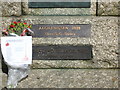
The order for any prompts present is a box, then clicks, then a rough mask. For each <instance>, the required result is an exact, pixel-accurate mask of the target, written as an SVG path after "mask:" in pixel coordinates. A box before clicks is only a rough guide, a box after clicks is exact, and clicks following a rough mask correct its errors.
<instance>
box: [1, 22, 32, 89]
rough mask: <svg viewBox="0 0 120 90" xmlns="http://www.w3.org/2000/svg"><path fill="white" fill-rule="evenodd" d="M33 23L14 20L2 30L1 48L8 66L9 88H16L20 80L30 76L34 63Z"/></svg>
mask: <svg viewBox="0 0 120 90" xmlns="http://www.w3.org/2000/svg"><path fill="white" fill-rule="evenodd" d="M31 27H32V25H31V24H27V23H25V22H16V21H14V22H12V23H11V24H10V25H9V26H8V28H7V29H4V30H3V31H2V35H3V37H1V50H2V54H3V57H4V61H5V63H6V64H7V66H8V82H7V88H16V86H17V84H18V82H19V81H20V80H22V79H23V78H25V77H27V76H28V72H29V70H30V66H29V65H30V64H31V63H32V35H33V34H34V33H33V31H32V30H31Z"/></svg>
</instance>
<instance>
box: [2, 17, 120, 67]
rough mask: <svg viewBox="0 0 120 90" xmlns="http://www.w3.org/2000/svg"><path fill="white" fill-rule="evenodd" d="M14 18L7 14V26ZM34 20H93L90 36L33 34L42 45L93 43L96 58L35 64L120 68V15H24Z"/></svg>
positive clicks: (4, 23) (4, 22)
mask: <svg viewBox="0 0 120 90" xmlns="http://www.w3.org/2000/svg"><path fill="white" fill-rule="evenodd" d="M12 19H13V18H6V17H3V26H4V27H6V26H7V25H8V24H9V23H10V21H12ZM14 19H24V20H26V21H27V22H28V23H31V24H91V37H90V38H80V37H77V38H70V37H66V38H60V37H58V38H33V44H36V45H37V44H40V45H43V44H44V45H45V44H46V45H51V44H52V45H61V44H62V45H67V44H69V45H85V44H89V45H93V59H92V60H90V61H83V60H81V61H79V60H75V61H68V60H67V61H61V60H59V61H56V60H54V61H50V60H49V61H47V60H33V65H32V67H33V68H119V66H118V18H117V17H94V16H93V17H90V16H89V17H87V16H83V17H79V16H67V17H64V16H57V17H54V16H50V17H49V16H34V17H32V16H29V17H28V16H24V17H21V18H14Z"/></svg>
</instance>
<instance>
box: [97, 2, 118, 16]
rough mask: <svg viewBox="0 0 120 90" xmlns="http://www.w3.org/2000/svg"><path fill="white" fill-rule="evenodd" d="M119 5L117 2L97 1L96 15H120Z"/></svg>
mask: <svg viewBox="0 0 120 90" xmlns="http://www.w3.org/2000/svg"><path fill="white" fill-rule="evenodd" d="M119 8H120V3H118V1H117V0H113V1H112V0H107V1H105V0H99V3H98V15H110V16H112V15H120V12H119Z"/></svg>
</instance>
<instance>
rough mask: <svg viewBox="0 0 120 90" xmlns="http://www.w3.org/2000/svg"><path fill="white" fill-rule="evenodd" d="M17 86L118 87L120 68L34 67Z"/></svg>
mask: <svg viewBox="0 0 120 90" xmlns="http://www.w3.org/2000/svg"><path fill="white" fill-rule="evenodd" d="M31 81H32V82H31ZM17 88H118V70H115V69H37V70H36V69H34V70H31V72H30V74H29V76H28V78H26V79H25V80H23V81H21V82H20V83H19V84H18V87H17Z"/></svg>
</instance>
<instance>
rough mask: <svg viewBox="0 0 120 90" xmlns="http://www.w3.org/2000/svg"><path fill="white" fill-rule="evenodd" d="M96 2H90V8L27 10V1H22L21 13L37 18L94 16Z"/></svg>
mask: <svg viewBox="0 0 120 90" xmlns="http://www.w3.org/2000/svg"><path fill="white" fill-rule="evenodd" d="M95 1H96V0H91V7H90V8H29V7H28V0H22V12H23V14H24V15H34V16H35V15H37V16H66V15H67V16H69V15H73V16H74V15H75V16H77V15H79V16H83V15H87V16H89V15H96V2H95Z"/></svg>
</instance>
